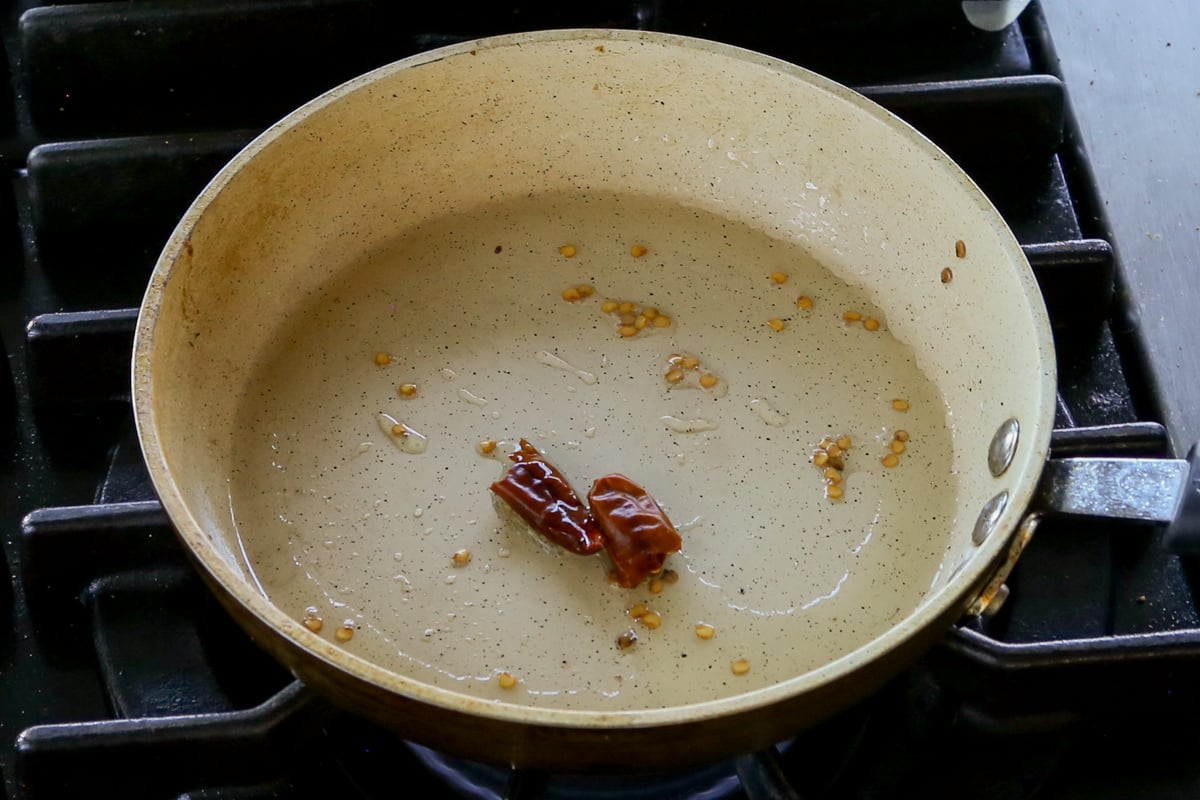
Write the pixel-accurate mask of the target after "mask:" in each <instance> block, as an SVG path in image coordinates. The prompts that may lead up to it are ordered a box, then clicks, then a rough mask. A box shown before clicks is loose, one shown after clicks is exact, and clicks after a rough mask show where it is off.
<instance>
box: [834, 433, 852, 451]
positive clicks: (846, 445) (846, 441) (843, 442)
mask: <svg viewBox="0 0 1200 800" xmlns="http://www.w3.org/2000/svg"><path fill="white" fill-rule="evenodd" d="M850 443H851V439H850V437H849V436H839V437H838V439H837V442H836V444H837V446H838V447H840V448H842V449H843V450H849V449H850Z"/></svg>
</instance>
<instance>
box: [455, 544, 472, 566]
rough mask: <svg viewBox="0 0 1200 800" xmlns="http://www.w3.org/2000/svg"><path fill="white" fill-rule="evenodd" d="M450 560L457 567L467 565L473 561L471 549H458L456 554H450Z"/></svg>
mask: <svg viewBox="0 0 1200 800" xmlns="http://www.w3.org/2000/svg"><path fill="white" fill-rule="evenodd" d="M450 561H451V562H453V564H454V566H456V567H465V566H466V565H467V564H470V563H471V551H470V550H467V549H465V548H464V549H462V550H456V551H455V552H454V555H452V556H450Z"/></svg>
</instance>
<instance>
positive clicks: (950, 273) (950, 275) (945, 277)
mask: <svg viewBox="0 0 1200 800" xmlns="http://www.w3.org/2000/svg"><path fill="white" fill-rule="evenodd" d="M952 280H954V270H952V269H950V268H949V267H946V268H945V269H944V270H942V283H949V282H950V281H952Z"/></svg>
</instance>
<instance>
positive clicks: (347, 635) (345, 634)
mask: <svg viewBox="0 0 1200 800" xmlns="http://www.w3.org/2000/svg"><path fill="white" fill-rule="evenodd" d="M333 638H335V639H337V640H338V641H339V642H343V643H344V642H348V641H350V640H351V639H353V638H354V620H352V619H348V620H346V621H345V622H343V623H342V626H341V627H340V628H338V629H337V630H336V631H334V632H333Z"/></svg>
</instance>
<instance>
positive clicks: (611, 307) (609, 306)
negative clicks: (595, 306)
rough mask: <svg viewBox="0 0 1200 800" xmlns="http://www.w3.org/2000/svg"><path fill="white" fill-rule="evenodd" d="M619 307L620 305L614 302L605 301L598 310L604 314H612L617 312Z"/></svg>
mask: <svg viewBox="0 0 1200 800" xmlns="http://www.w3.org/2000/svg"><path fill="white" fill-rule="evenodd" d="M619 305H621V304H620V303H618V302H617V301H616V300H605V301H604V302H603V303H601V304H600V310H601V311H603V312H604V313H605V314H611V313H612V312H614V311H616V310H617V306H619Z"/></svg>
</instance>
